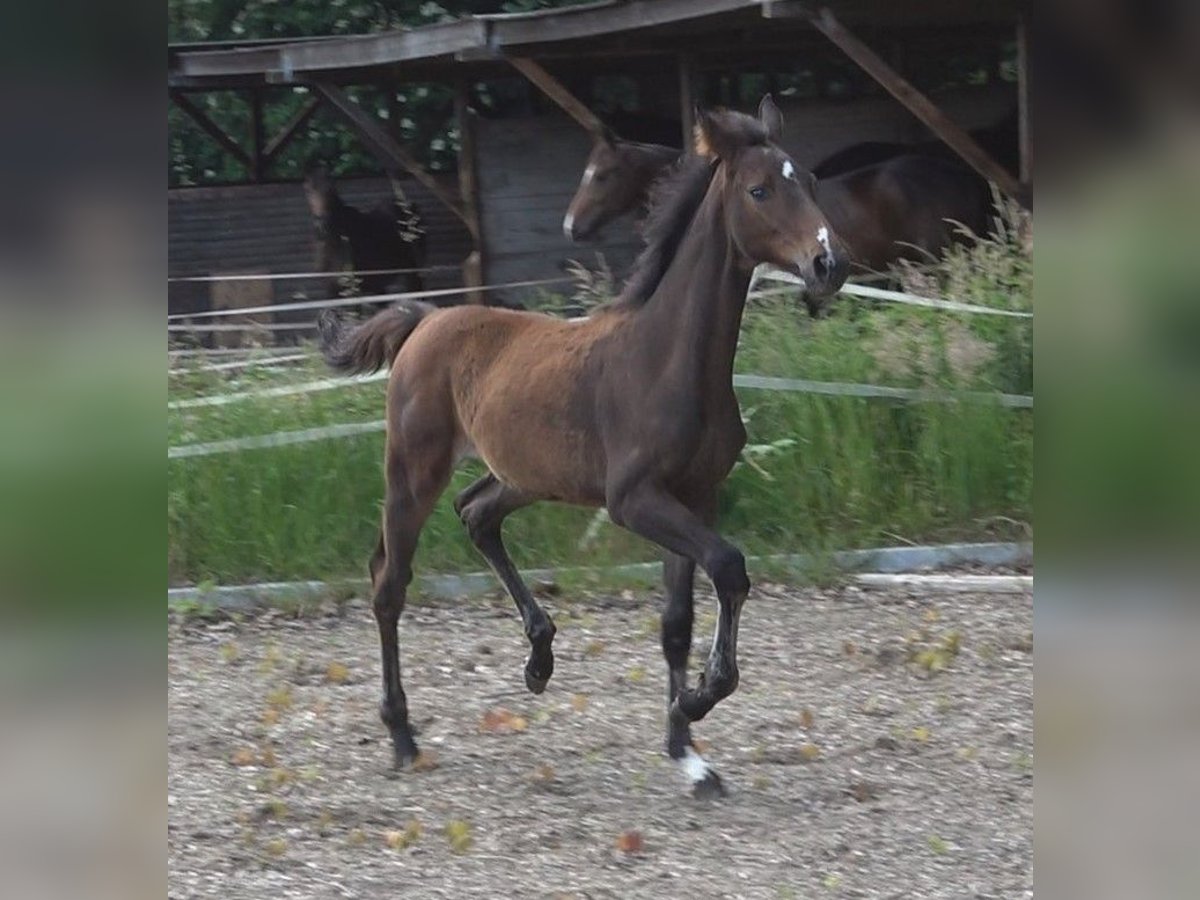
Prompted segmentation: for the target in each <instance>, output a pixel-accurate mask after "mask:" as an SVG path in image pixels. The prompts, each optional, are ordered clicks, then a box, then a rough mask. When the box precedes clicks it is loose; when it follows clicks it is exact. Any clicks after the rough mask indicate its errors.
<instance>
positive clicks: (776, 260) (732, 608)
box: [321, 97, 847, 796]
mask: <svg viewBox="0 0 1200 900" xmlns="http://www.w3.org/2000/svg"><path fill="white" fill-rule="evenodd" d="M781 127H782V119H781V117H780V114H779V110H778V109H777V108H776V107H775V105H774V103H772V102H771V100H770V98H769V97H767V98H764V100H763V103H762V105H761V107H760V112H759V116H758V117H757V118H755V117H751V116H746V115H743V114H741V113H735V112H714V113H704V112H702V113H700V114H699V116H698V127H697V146H696V152H695V154H693V155H690V156H689V158H688V159H687V161H685V163H684V164H683V165H682V166H680V167H679V168H678V169H677V170H676V171H675V173H674V174H673V176H672V177H671V178H670V179H668V180H667V181H666V182H664V183H663V184H662V186H661V188H660V190H659V191H658V192H657V193H656V197H655V199H654V200H653V202H652V210H651V213H650V218H649V220H648V223H647V226H646V233H645V234H646V247H645V249H644V250H643V252H642V254H641V256H640V257H639V259H638V262H637V263H636V265H635V267H634V270H633V273H632V275H631V276H630V278H629V280H628V282H627V283H626V285H625V287H624V289H623V291H622V292H621V294H620V296H619V297H617V298H616V300H614V301H613V302H611V303H610V304H608V305H606V306H604V307H601V308H599V309H598V310H595V311H593V313H592V315H591V316H589V317H587V318H584V319H580V320H575V321H566V320H563V319H560V318H557V317H554V316H550V315H545V314H541V313H533V312H517V311H513V310H502V309H496V308H488V307H481V306H459V307H450V308H446V309H434V308H433V307H431V306H428V305H426V304H419V303H403V304H400V305H397V306H395V307H393V308H391V309H388V310H385V311H383V312H380V313H379V314H377V315H376V316H375V317H374V318H372V319H369V320H368V321H366V322H364V323H363V324H361V325H359V326H357V327H356V328H354V329H352V330H348V329H346V327H345V326H344V324H343V323H342V322H341V320H340V319H339V318H338V317H337V315H336V314H334V313H333V312H332V311H329V310H327V311H326V312H325V314H324V315H323V317H322V320H321V331H322V349H323V352H324V355H325V359H326V361H327V362H328V363H329V364H330V365H331V366H332V367H333V368H334V369H336V370H338V371H340V372H346V373H350V372H370V371H376V370H378V369H380V368H383V367H384V366H389V367H390V369H391V375H390V378H389V384H388V392H387V397H388V399H387V446H386V451H385V453H386V458H385V465H384V469H385V473H386V498H385V501H384V508H383V525H382V529H381V532H380V536H379V540H378V543H377V546H376V549H375V553H374V556H373V557H372V559H371V563H370V572H371V582H372V586H373V589H374V600H373V603H374V609H375V616H376V619H377V622H378V626H379V637H380V644H381V647H382V657H383V700H382V703H381V706H380V714H381V718H382V719H383V721H384V723H385V724H386V725H387V727H388V729H389V731H390V733H391V738H392V745H393V750H394V757H395V763H396V765H397V766H399V767H404V766H407V765H408V764H410V763H412V762H413V761H414V760H415V759H416V757H417V746H416V743H415V742H414V740H413V734H412V729H411V728H410V726H409V715H408V702H407V698H406V696H405V693H404V689H403V686H402V682H401V677H400V659H399V650H398V638H397V624H398V622H399V619H400V614H401V611H402V610H403V609H404V605H405V594H406V590H407V587H408V584H409V583H410V581H411V580H412V558H413V551H414V550H415V549H416V546H417V539H418V536H419V534H420V532H421V529H422V526H423V525H424V523H425V521H426V519H427V518H428V516H429V514H430V513H431V512H432V510H433V507H434V504H435V503H436V501H437V499H438V496H439V495H440V494H441V493H442V491H443V490H444V489H445V487H446V485H447V484H448V483H449V481H450V477H451V474H452V472H453V470H454V468H455V465H456V464H457V463H458V461H459V460H460V459H462V458H464V457H475V458H478V459H480V460H482V461H483V463H484V464H485V465H486V466H487V468H488V474H487V475H485V476H484V477H482V478H480V479H479V480H477V481H476V482H474V483H473V484H471V485H470V486H469V487H467V488H466V489H465V490H464V491H462V493H460V494H459V495H458V497H457V498H456V499H455V501H454V508H455V510H457V512H458V515H459V517H460V518H461V520H462V522H463V524H464V525H465V526H466V529H467V533H468V535H469V536H470V539H471V541H472V542H473V543H474V544H475V546H476V547H477V548H478V549H479V551H480V553H482V554H483V556H484V558H485V559H486V560H487V562H488V564H489V565H490V566H491V567H492V569H493V570H494V571H495V573H496V575H497V576H498V577H499V578H500V580H501V581H502V582H503V583H504V586H505V588H506V589H507V590H508V593H509V594H510V595H511V596H512V599H513V601H514V602H515V603H516V606H517V609H518V610H519V612H520V615H521V619H522V621H523V624H524V629H525V634H526V637H527V638H528V640H529V643H530V655H529V657H528V659H527V660H526V662H525V667H524V670H525V684H526V686H527V687H528V688H529V690H530V691H532V692H533V693H535V694H539V693H541V692H542V691H543V690H545V688H546V684H547V682H548V680H549V679H550V676H551V674H552V672H553V671H554V654H553V650H552V646H551V645H552V642H553V640H554V634H555V627H554V623H553V622H552V621H551V620H550V617H549V616H548V615H547V614H546V612H545V610H543V609H542V608H541V607H540V606H539V605H538V603H537V601H536V600H535V599H534V598H533V597H532V595H531V594H530V593H529V590H528V588H527V587H526V586H525V583H524V581H522V579H521V576H520V575H519V574H518V572H517V570H516V568H515V566H514V565H513V562H512V560H511V559H510V558H509V555H508V552H507V551H506V549H505V547H504V543H503V540H502V538H501V524H502V523H503V521H504V519H505V517H507V516H508V515H509V514H511V513H513V512H515V511H516V510H518V509H521V508H522V507H525V506H528V505H529V504H532V503H535V502H538V501H542V500H551V501H558V502H565V503H571V504H575V505H580V506H585V507H593V508H595V507H604V508H605V509H607V511H608V514H609V516H610V518H611V519H612V521H613V522H615V523H616V524H617V525H619V526H621V527H623V528H626V529H628V530H629V531H632V532H633V533H635V534H638V535H640V536H642V537H644V538H646V539H648V540H650V541H652V542H654V543H656V544H658V545H659V546H660V547H662V548H663V549H664V551H665V552H666V559H665V563H664V567H663V570H664V578H665V583H666V595H667V596H666V603H665V607H664V610H663V616H662V651H663V655H664V657H665V659H666V662H667V667H668V669H669V679H668V685H669V687H668V709H669V715H668V723H667V753H668V755H669V756H670V757H671V759H673V760H674V761H675V762H676V763H678V765H679V767H680V769H681V771H682V772H683V774H684V775H685V777H686V778H687V779H688V781H689V783H690V784H691V786H692V789H693V792H694V793H695V794H697V795H699V796H711V795H716V794H720V793H722V792H723V788H722V786H721V780H720V778H718V776H717V774H716V772H715V771H714V770H713V768H712V767H711V766H710V765H709V764H708V763H707V762H706V761H705V760H704V758H703V757H702V756H701V755H700V754H699V752H698V751H697V750H696V746H695V744H694V743H693V741H692V734H691V724H692V723H693V722H696V721H699V720H700V719H703V718H704V717H705V716H706V715H707V714H708V713H709V712H710V711H711V710H712V709H713V707H714V706H715V705H716V704H717V703H718V702H719V701H720V700H722V699H723V698H725V697H727V696H729V695H730V694H731V693H732V692H733V691H734V689H735V688H736V687H737V685H738V666H737V639H738V623H739V619H740V617H741V612H742V606H743V603H744V602H745V600H746V596H747V594H748V593H749V590H750V580H749V578H748V577H747V575H746V561H745V558H744V557H743V555H742V553H741V552H740V551H739V550H738V549H737V548H736V547H734V546H733V545H732V544H730V543H729V542H728V541H726V540H725V539H724V538H722V537H721V536H720V535H719V534H718V533H717V532H716V530H715V529H714V523H715V518H716V509H717V489H718V487H719V486H720V484H721V483H722V482H723V481H724V480H725V478H726V476H727V475H728V474H729V472H730V470H731V469H732V468H733V465H734V463H735V462H736V461H737V459H738V455H739V454H740V452H741V450H742V447H743V446H744V444H745V440H746V431H745V428H744V426H743V424H742V418H741V414H740V411H739V408H738V401H737V396H736V395H735V393H734V390H733V381H732V379H733V363H734V354H735V352H736V350H737V343H738V331H739V328H740V325H741V319H742V311H743V307H744V305H745V301H746V291H747V288H748V287H749V284H750V277H751V273H752V272H753V270H754V268H755V266H756V265H758V264H759V263H771V264H773V265H776V266H779V267H781V268H783V269H786V270H788V271H791V272H793V273H795V274H797V275H799V276H800V277H802V278H803V279H804V280H805V282H806V283H808V284H809V286H810V288H811V290H812V291H813V292H814V293H815V294H818V295H820V296H822V297H828V296H832V295H833V294H834V293H835V292H836V291H837V290H838V289H839V288H840V287H841V285H842V282H843V281H844V280H845V277H846V271H847V263H846V260H845V258H844V254H843V252H842V248H841V244H840V242H839V240H838V238H837V235H836V234H835V233H834V231H833V229H832V228H831V227H830V225H829V222H828V221H827V220H826V218H825V216H824V215H823V214H822V213H821V210H820V208H819V207H818V206H817V203H816V198H815V197H814V196H813V193H812V185H811V182H810V180H809V178H808V176H807V173H806V172H803V171H802V170H801V169H800V167H799V166H798V165H797V164H796V163H794V162H793V161H792V160H791V159H790V158H789V157H788V156H787V154H786V153H785V152H784V151H783V150H781V149H780V148H779V146H778V144H777V143H776V142H777V141H778V138H779V134H780V130H781ZM697 565H699V566H700V567H701V568H702V569H703V570H704V572H705V573H706V574H707V575H708V577H709V579H710V580H711V581H712V583H713V586H714V588H715V589H716V594H717V601H718V616H717V622H716V627H715V634H714V638H713V643H712V648H711V650H710V652H709V655H708V660H707V663H706V666H705V669H704V673H703V674H702V675H701V676H700V678H699V681H698V683H697V684H696V686H695V687H689V686H688V677H687V669H688V653H689V650H690V648H691V645H692V625H693V621H694V613H693V604H692V591H693V576H694V572H695V568H696V566H697Z"/></svg>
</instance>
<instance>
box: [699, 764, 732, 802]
mask: <svg viewBox="0 0 1200 900" xmlns="http://www.w3.org/2000/svg"><path fill="white" fill-rule="evenodd" d="M726 794H727V792H726V790H725V785H723V784H722V783H721V777H720V776H719V775H718V774H717V773H716V772H714V771H713V770H712V769H709V770H708V773H707V774H706V775H705V776H704V777H703V778H702V779H700V780H699V781H696V782H693V783H692V796H693V797H695V798H696V799H697V800H720V799H721V798H722V797H724V796H726Z"/></svg>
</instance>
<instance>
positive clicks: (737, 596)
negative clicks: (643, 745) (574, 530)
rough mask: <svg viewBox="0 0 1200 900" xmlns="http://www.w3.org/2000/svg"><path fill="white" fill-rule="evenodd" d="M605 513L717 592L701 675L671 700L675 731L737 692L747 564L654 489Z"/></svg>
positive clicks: (627, 495) (628, 496) (616, 499)
mask: <svg viewBox="0 0 1200 900" xmlns="http://www.w3.org/2000/svg"><path fill="white" fill-rule="evenodd" d="M608 511H609V515H610V516H611V517H612V519H613V521H614V522H616V523H617V524H618V525H621V526H623V527H625V528H628V529H629V530H630V531H632V532H634V533H635V534H640V535H641V536H642V537H645V538H648V539H649V540H652V541H654V542H655V543H656V544H658V545H659V546H661V547H664V548H665V549H667V550H669V551H671V552H672V553H675V554H677V555H679V556H685V557H687V558H688V559H690V560H693V561H694V562H696V563H698V564H699V565H700V566H702V567H703V569H704V571H705V572H706V573H707V574H708V577H709V578H710V579H711V580H712V583H713V587H714V588H715V589H716V592H717V602H718V605H719V609H718V615H717V627H716V633H715V634H714V636H713V644H712V650H711V651H710V652H709V656H708V662H707V664H706V666H705V670H704V673H703V674H702V675H701V676H700V678H699V683H698V685H697V686H696V688H695V689H689V688H687V687H686V685H684V684H680V685H679V687H678V691H677V692H676V693H675V696H674V698H673V699H672V701H671V709H670V715H671V718H672V719H673V720H674V721H675V723H676V725H675V726H674V727H676V728H679V729H683V728H685V727H686V726H687V725H689V724H690V723H691V722H696V721H699V720H700V719H703V718H704V717H705V716H706V715H708V713H709V711H710V710H711V709H712V708H713V707H714V706H716V705H717V703H718V702H719V701H720V700H723V699H724V698H725V697H728V696H729V695H730V694H732V693H733V691H734V690H735V689H736V688H737V684H738V668H737V630H738V620H739V619H740V617H741V613H742V604H743V603H744V602H745V600H746V595H747V594H748V593H749V592H750V579H749V577H748V576H747V575H746V559H745V557H744V556H742V553H741V551H740V550H738V549H737V548H736V547H734V546H733V545H732V544H730V543H729V542H728V541H726V540H724V539H723V538H722V537H721V536H720V535H719V534H717V533H716V532H715V531H714V530H713V529H712V528H710V527H709V526H708V525H707V524H706V523H705V522H704V521H703V520H702V519H701V518H700V517H699V516H697V515H696V513H694V512H693V511H692V510H690V509H688V507H686V506H685V505H684V504H682V503H680V502H679V501H678V500H677V499H675V498H674V497H673V496H671V495H670V494H668V493H667V492H666V491H664V490H661V489H660V488H657V487H655V486H650V485H645V484H643V485H638V486H636V487H634V488H632V489H629V490H626V491H623V492H621V493H619V494H618V495H616V496H613V497H611V498H610V500H609V507H608Z"/></svg>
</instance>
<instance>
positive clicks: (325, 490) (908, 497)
mask: <svg viewBox="0 0 1200 900" xmlns="http://www.w3.org/2000/svg"><path fill="white" fill-rule="evenodd" d="M896 327H904V328H907V329H909V330H910V331H912V332H913V334H914V335H916V337H915V338H914V340H918V341H919V342H921V343H923V344H926V345H932V346H935V347H936V346H937V344H938V341H939V340H941V338H940V337H939V334H940V320H939V319H938V318H937V316H936V314H928V313H925V312H921V311H918V312H917V313H916V314H914V313H913V311H911V310H895V309H885V310H875V309H871V310H866V309H860V310H857V311H856V310H853V309H852V308H851V307H850V306H849V305H847V306H846V307H845V308H843V309H842V310H840V311H839V314H838V315H836V316H834V317H832V318H829V319H825V320H820V321H813V320H810V319H808V318H806V317H804V316H802V315H801V314H800V313H799V312H798V311H797V310H796V309H795V308H794V307H793V306H792V305H791V304H790V303H788V302H782V301H781V302H775V303H772V304H767V305H756V306H755V307H753V308H752V309H750V310H748V312H747V315H746V321H745V327H744V331H743V339H742V348H741V351H740V354H739V361H738V370H739V371H742V372H755V373H758V374H765V375H777V376H788V377H799V378H811V379H818V380H830V381H858V382H871V383H893V384H895V383H899V384H921V383H923V384H931V383H932V384H939V385H943V386H950V387H963V388H974V389H978V388H980V387H983V388H986V387H995V386H997V385H995V384H994V382H993V380H992V374H991V373H990V372H989V371H986V370H985V371H981V372H980V373H977V374H976V375H974V376H972V377H971V378H970V379H956V378H955V377H954V376H953V375H952V374H951V373H949V372H948V371H946V370H945V369H944V367H942V368H940V369H939V367H938V366H936V365H934V366H929V365H926V364H924V363H923V364H922V365H914V366H911V367H910V371H909V372H908V373H907V375H905V376H904V377H900V378H897V377H895V376H894V375H889V374H887V373H884V372H882V371H881V369H880V366H879V364H878V363H877V361H876V358H875V356H874V355H873V353H872V349H871V348H872V347H874V346H875V345H876V342H877V341H878V339H879V336H880V335H881V334H883V333H885V332H887V331H888V330H890V329H893V328H896ZM1015 327H1024V326H1015ZM914 329H915V330H914ZM935 358H936V354H935ZM926 369H928V370H929V371H926ZM322 377H327V373H325V372H323V371H322V370H321V369H320V368H319V367H318V366H317V364H316V363H315V362H314V364H313V365H312V366H304V367H300V368H291V369H289V370H288V371H287V372H285V373H282V374H280V373H264V372H261V371H259V372H256V373H254V374H251V375H248V376H247V375H241V376H238V377H237V378H236V379H234V378H229V379H220V378H213V377H211V376H209V377H203V378H201V377H198V376H191V375H189V376H186V377H184V378H180V379H176V380H175V381H173V383H172V390H171V397H172V399H178V398H182V397H186V396H195V395H200V394H212V393H218V392H226V391H240V390H247V389H251V388H255V387H264V386H272V385H274V384H278V383H298V382H302V381H307V380H311V379H314V378H322ZM1001 386H1003V387H1007V386H1008V385H1001ZM740 396H741V401H742V407H743V411H744V412H745V413H746V415H747V416H748V431H749V433H750V444H751V446H752V447H754V448H757V450H756V451H755V452H754V460H755V463H756V465H755V466H753V467H752V466H750V465H746V464H739V465H738V467H737V468H736V469H735V471H734V473H733V475H732V476H731V478H730V480H729V482H728V483H727V485H726V487H725V490H724V491H723V495H722V503H721V517H720V518H721V529H722V531H723V532H724V533H725V534H727V535H728V536H729V537H730V538H731V539H733V540H734V541H736V542H738V543H739V544H740V545H742V546H743V547H744V548H745V549H746V550H747V551H748V552H752V553H771V552H799V551H804V552H817V553H820V552H824V551H827V550H831V549H841V548H849V547H860V546H873V545H877V544H881V543H882V544H887V543H895V542H896V541H897V539H898V536H899V537H900V538H903V539H907V540H924V539H941V538H961V537H974V536H981V535H983V534H984V533H985V532H986V530H987V529H986V527H985V525H983V524H980V523H981V522H982V521H984V520H987V519H989V518H990V517H1000V516H1003V517H1010V518H1014V519H1019V520H1023V521H1029V520H1031V517H1032V509H1031V507H1032V451H1033V430H1032V429H1033V422H1032V415H1031V414H1030V413H1029V412H1028V411H1019V410H1011V409H1004V408H1001V407H999V406H996V405H992V404H980V403H957V404H941V403H914V404H905V403H897V402H892V401H886V400H864V399H857V398H840V397H823V396H815V395H807V394H798V393H785V392H768V391H759V390H745V391H742V392H741V394H740ZM383 397H384V388H383V384H382V383H379V382H377V383H372V384H365V385H356V386H352V387H346V388H342V389H338V390H332V391H323V392H318V393H313V394H306V395H301V396H291V397H281V398H274V399H270V400H254V401H246V402H242V403H236V404H231V405H228V406H223V407H214V408H201V409H191V410H175V411H171V412H170V413H169V414H168V433H169V441H170V443H171V444H173V445H174V444H180V443H186V442H192V441H209V440H218V439H221V438H226V437H237V436H243V435H250V434H262V433H268V432H272V431H279V430H292V429H298V428H311V427H314V426H319V425H325V424H333V423H340V422H353V421H369V420H373V419H379V418H381V417H382V415H383ZM382 448H383V436H382V434H369V435H363V436H359V437H354V438H349V439H342V440H332V441H322V442H315V443H309V444H302V445H297V446H291V447H280V448H274V449H266V450H254V451H247V452H242V453H237V454H227V455H220V456H212V457H204V458H195V459H183V460H175V461H171V462H169V463H168V497H167V531H168V552H169V564H168V573H169V579H170V581H171V582H172V583H176V584H178V583H188V582H201V581H213V582H217V583H236V582H242V581H251V580H268V579H306V578H321V579H328V578H338V577H347V576H356V575H360V574H362V573H363V572H364V571H365V561H366V559H367V557H368V555H369V554H370V552H371V550H372V548H373V546H374V540H375V535H376V529H377V523H378V520H379V514H378V509H379V501H380V498H381V496H382V484H383V481H382V479H383V476H382V466H381V462H382V452H383V450H382ZM481 471H482V470H481V469H480V468H479V466H478V465H466V466H464V467H463V469H462V470H461V471H460V472H459V473H457V474H456V476H455V478H454V481H453V483H452V485H451V487H450V488H449V489H448V490H447V491H446V494H445V496H444V497H443V499H442V502H441V503H440V504H439V505H438V507H437V509H436V511H435V512H434V514H433V516H432V517H431V518H430V520H429V522H428V524H427V525H426V527H425V530H424V532H423V534H422V540H421V548H420V551H419V555H418V559H417V567H418V568H419V569H420V570H422V571H468V570H476V569H479V568H481V567H482V561H481V560H480V558H479V557H478V555H477V553H476V551H475V550H474V548H473V547H472V546H471V545H470V544H469V542H468V541H467V539H466V536H465V534H464V533H463V529H462V527H461V525H460V524H459V522H458V520H457V518H456V516H455V515H454V513H453V510H452V509H451V507H450V500H451V499H452V497H453V495H454V493H455V492H456V491H457V490H459V489H461V488H462V487H464V486H465V485H466V484H468V483H469V482H470V480H471V479H472V478H474V477H476V476H478V475H479V474H480V473H481ZM592 515H593V513H592V512H591V511H589V510H578V509H572V508H567V507H563V506H560V505H555V504H541V505H539V506H536V507H533V508H531V509H528V510H523V511H521V512H519V513H517V514H515V515H514V516H513V517H512V518H511V519H510V520H509V523H508V524H507V526H506V536H507V539H508V544H509V545H510V547H511V551H512V553H513V556H514V558H515V559H516V561H517V563H518V564H519V565H521V566H525V567H529V566H560V565H605V564H609V563H616V562H634V561H642V560H651V559H654V558H656V551H655V550H654V548H653V547H651V546H650V545H648V544H646V543H645V542H643V541H641V540H640V539H638V538H635V537H633V536H631V535H629V534H627V533H625V532H623V531H621V530H620V529H617V528H615V527H613V526H611V525H607V524H606V525H605V526H603V527H602V528H601V530H600V532H599V534H598V536H597V538H596V540H595V541H594V542H592V543H591V544H590V545H589V546H587V547H585V548H581V547H580V546H579V541H580V538H581V537H582V536H583V534H584V532H585V530H586V529H587V526H588V523H589V522H590V521H591V519H592Z"/></svg>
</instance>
